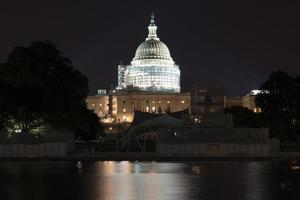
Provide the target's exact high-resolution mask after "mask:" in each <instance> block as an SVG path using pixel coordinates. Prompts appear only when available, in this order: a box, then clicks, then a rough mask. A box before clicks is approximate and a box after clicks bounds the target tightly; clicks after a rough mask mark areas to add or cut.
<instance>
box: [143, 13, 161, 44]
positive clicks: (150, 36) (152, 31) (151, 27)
mask: <svg viewBox="0 0 300 200" xmlns="http://www.w3.org/2000/svg"><path fill="white" fill-rule="evenodd" d="M156 30H157V26H156V25H155V23H154V12H152V13H151V19H150V24H149V26H148V31H149V33H148V37H147V38H146V40H150V39H154V40H159V38H158V37H157V33H156Z"/></svg>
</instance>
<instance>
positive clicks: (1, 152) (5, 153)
mask: <svg viewBox="0 0 300 200" xmlns="http://www.w3.org/2000/svg"><path fill="white" fill-rule="evenodd" d="M66 153H67V144H66V143H64V142H59V143H42V144H34V145H25V144H0V158H5V157H8V158H34V157H62V156H66Z"/></svg>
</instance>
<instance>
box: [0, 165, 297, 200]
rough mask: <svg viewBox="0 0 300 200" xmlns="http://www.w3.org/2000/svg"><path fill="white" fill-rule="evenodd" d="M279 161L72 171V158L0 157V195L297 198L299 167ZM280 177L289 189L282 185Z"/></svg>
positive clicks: (98, 199) (42, 198)
mask: <svg viewBox="0 0 300 200" xmlns="http://www.w3.org/2000/svg"><path fill="white" fill-rule="evenodd" d="M283 166H286V165H283V164H282V163H278V162H201V163H163V162H128V161H122V162H114V161H104V162H90V163H88V162H87V163H84V167H83V169H82V173H77V168H76V163H73V162H1V163H0V180H1V181H0V195H1V196H0V199H1V200H2V199H4V200H6V199H13V200H14V199H22V200H27V199H30V200H48V199H49V200H50V199H51V200H54V199H57V200H69V199H70V200H84V199H91V200H102V199H103V200H110V199H111V200H115V199H122V200H135V199H142V200H148V199H149V200H150V199H151V200H165V199H171V200H177V199H180V200H182V199H201V200H215V199H222V200H224V199H230V200H238V199H242V200H254V199H255V200H271V199H272V200H279V199H280V200H281V199H299V198H296V197H298V196H299V191H300V190H299V181H300V171H299V170H290V168H283ZM287 166H289V164H287ZM282 177H284V178H282ZM286 183H288V184H289V190H283V189H282V188H283V187H282V186H285V185H288V184H286Z"/></svg>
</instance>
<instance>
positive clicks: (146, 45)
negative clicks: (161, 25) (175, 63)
mask: <svg viewBox="0 0 300 200" xmlns="http://www.w3.org/2000/svg"><path fill="white" fill-rule="evenodd" d="M142 59H164V60H171V61H172V60H173V59H172V58H171V55H170V51H169V49H168V47H167V45H165V44H164V43H163V42H162V41H160V40H158V39H156V38H150V39H148V40H146V41H144V42H142V43H141V44H140V45H139V47H138V48H137V50H136V52H135V56H134V58H133V60H142Z"/></svg>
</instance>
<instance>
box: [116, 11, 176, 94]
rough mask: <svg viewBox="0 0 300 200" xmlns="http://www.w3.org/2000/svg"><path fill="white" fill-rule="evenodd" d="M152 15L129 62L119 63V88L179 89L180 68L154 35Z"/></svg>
mask: <svg viewBox="0 0 300 200" xmlns="http://www.w3.org/2000/svg"><path fill="white" fill-rule="evenodd" d="M156 30H157V26H156V25H155V23H154V15H153V14H152V15H151V21H150V24H149V26H148V31H149V33H148V37H147V38H146V40H145V41H144V42H142V43H141V44H140V45H139V46H138V48H137V50H136V52H135V56H134V58H133V59H132V61H131V65H127V66H126V67H124V66H123V67H122V66H120V68H119V71H118V74H119V76H118V88H120V89H124V88H135V89H137V90H140V91H146V92H170V93H177V92H180V69H179V66H178V65H176V64H175V62H174V61H173V59H172V57H171V54H170V51H169V49H168V47H167V45H165V44H164V43H163V42H162V41H160V39H159V38H158V37H157V33H156Z"/></svg>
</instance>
